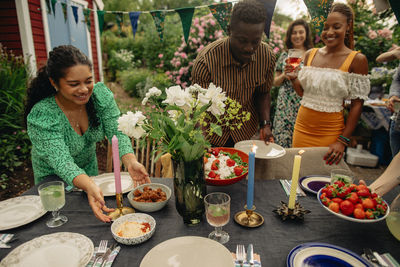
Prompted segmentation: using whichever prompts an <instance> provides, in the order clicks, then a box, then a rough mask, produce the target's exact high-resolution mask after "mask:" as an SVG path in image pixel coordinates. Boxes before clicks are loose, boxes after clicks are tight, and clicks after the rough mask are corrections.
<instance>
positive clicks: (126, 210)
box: [108, 193, 135, 221]
mask: <svg viewBox="0 0 400 267" xmlns="http://www.w3.org/2000/svg"><path fill="white" fill-rule="evenodd" d="M115 197H116V199H117V208H116V209H115V210H114V211H112V212H109V213H108V216H110V217H111V220H112V221H115V220H116V219H118V218H119V217H121V216H124V215H126V214H130V213H135V210H134V209H133V208H130V207H124V206H123V204H122V199H123V196H122V193H117V194H116V195H115Z"/></svg>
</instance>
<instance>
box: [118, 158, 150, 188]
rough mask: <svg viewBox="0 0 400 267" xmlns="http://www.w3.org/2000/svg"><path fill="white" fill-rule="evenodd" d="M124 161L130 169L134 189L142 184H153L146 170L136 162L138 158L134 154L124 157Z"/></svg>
mask: <svg viewBox="0 0 400 267" xmlns="http://www.w3.org/2000/svg"><path fill="white" fill-rule="evenodd" d="M122 161H123V163H124V165H125V166H126V168H127V169H128V172H129V174H130V176H131V178H132V180H133V185H134V187H136V186H138V185H141V184H147V183H151V181H150V178H149V174H148V173H147V171H146V168H145V167H144V166H143V165H142V164H140V163H139V162H138V161H137V160H136V157H135V156H134V155H133V154H126V155H124V156H122Z"/></svg>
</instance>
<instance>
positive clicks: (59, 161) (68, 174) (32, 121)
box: [28, 98, 85, 185]
mask: <svg viewBox="0 0 400 267" xmlns="http://www.w3.org/2000/svg"><path fill="white" fill-rule="evenodd" d="M52 100H53V102H54V104H55V101H54V99H52ZM55 105H56V104H55ZM62 116H64V114H63V113H62V111H61V110H58V109H55V106H54V105H52V101H51V99H50V98H49V99H46V100H45V101H42V102H39V103H37V104H36V105H35V106H34V107H33V108H32V110H31V112H30V113H29V115H28V135H29V138H30V140H31V142H32V165H33V166H34V174H35V181H36V178H43V176H46V175H49V174H50V173H53V174H55V175H57V176H58V177H60V178H61V179H63V180H64V181H66V182H67V183H68V184H69V185H72V180H73V179H74V178H75V177H76V176H78V175H80V174H85V171H84V170H83V169H82V168H80V167H79V166H78V165H77V164H76V163H75V161H74V158H73V157H72V156H71V154H70V148H69V145H67V144H66V142H65V140H66V139H65V125H64V124H63V121H64V120H63V118H62ZM39 181H40V180H39ZM36 182H38V181H36Z"/></svg>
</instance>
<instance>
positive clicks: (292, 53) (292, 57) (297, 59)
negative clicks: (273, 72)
mask: <svg viewBox="0 0 400 267" xmlns="http://www.w3.org/2000/svg"><path fill="white" fill-rule="evenodd" d="M302 56H303V51H302V50H300V49H289V51H288V58H287V61H286V62H287V64H289V65H290V66H292V67H293V71H292V72H291V73H288V74H287V75H289V76H293V75H295V74H297V67H298V66H299V65H300V63H301V60H302Z"/></svg>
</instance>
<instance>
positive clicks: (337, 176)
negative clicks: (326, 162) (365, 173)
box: [331, 169, 354, 184]
mask: <svg viewBox="0 0 400 267" xmlns="http://www.w3.org/2000/svg"><path fill="white" fill-rule="evenodd" d="M338 180H340V181H343V182H344V183H346V184H352V183H353V182H354V175H353V172H352V171H350V170H345V169H333V170H331V184H333V183H334V182H336V181H338Z"/></svg>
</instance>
